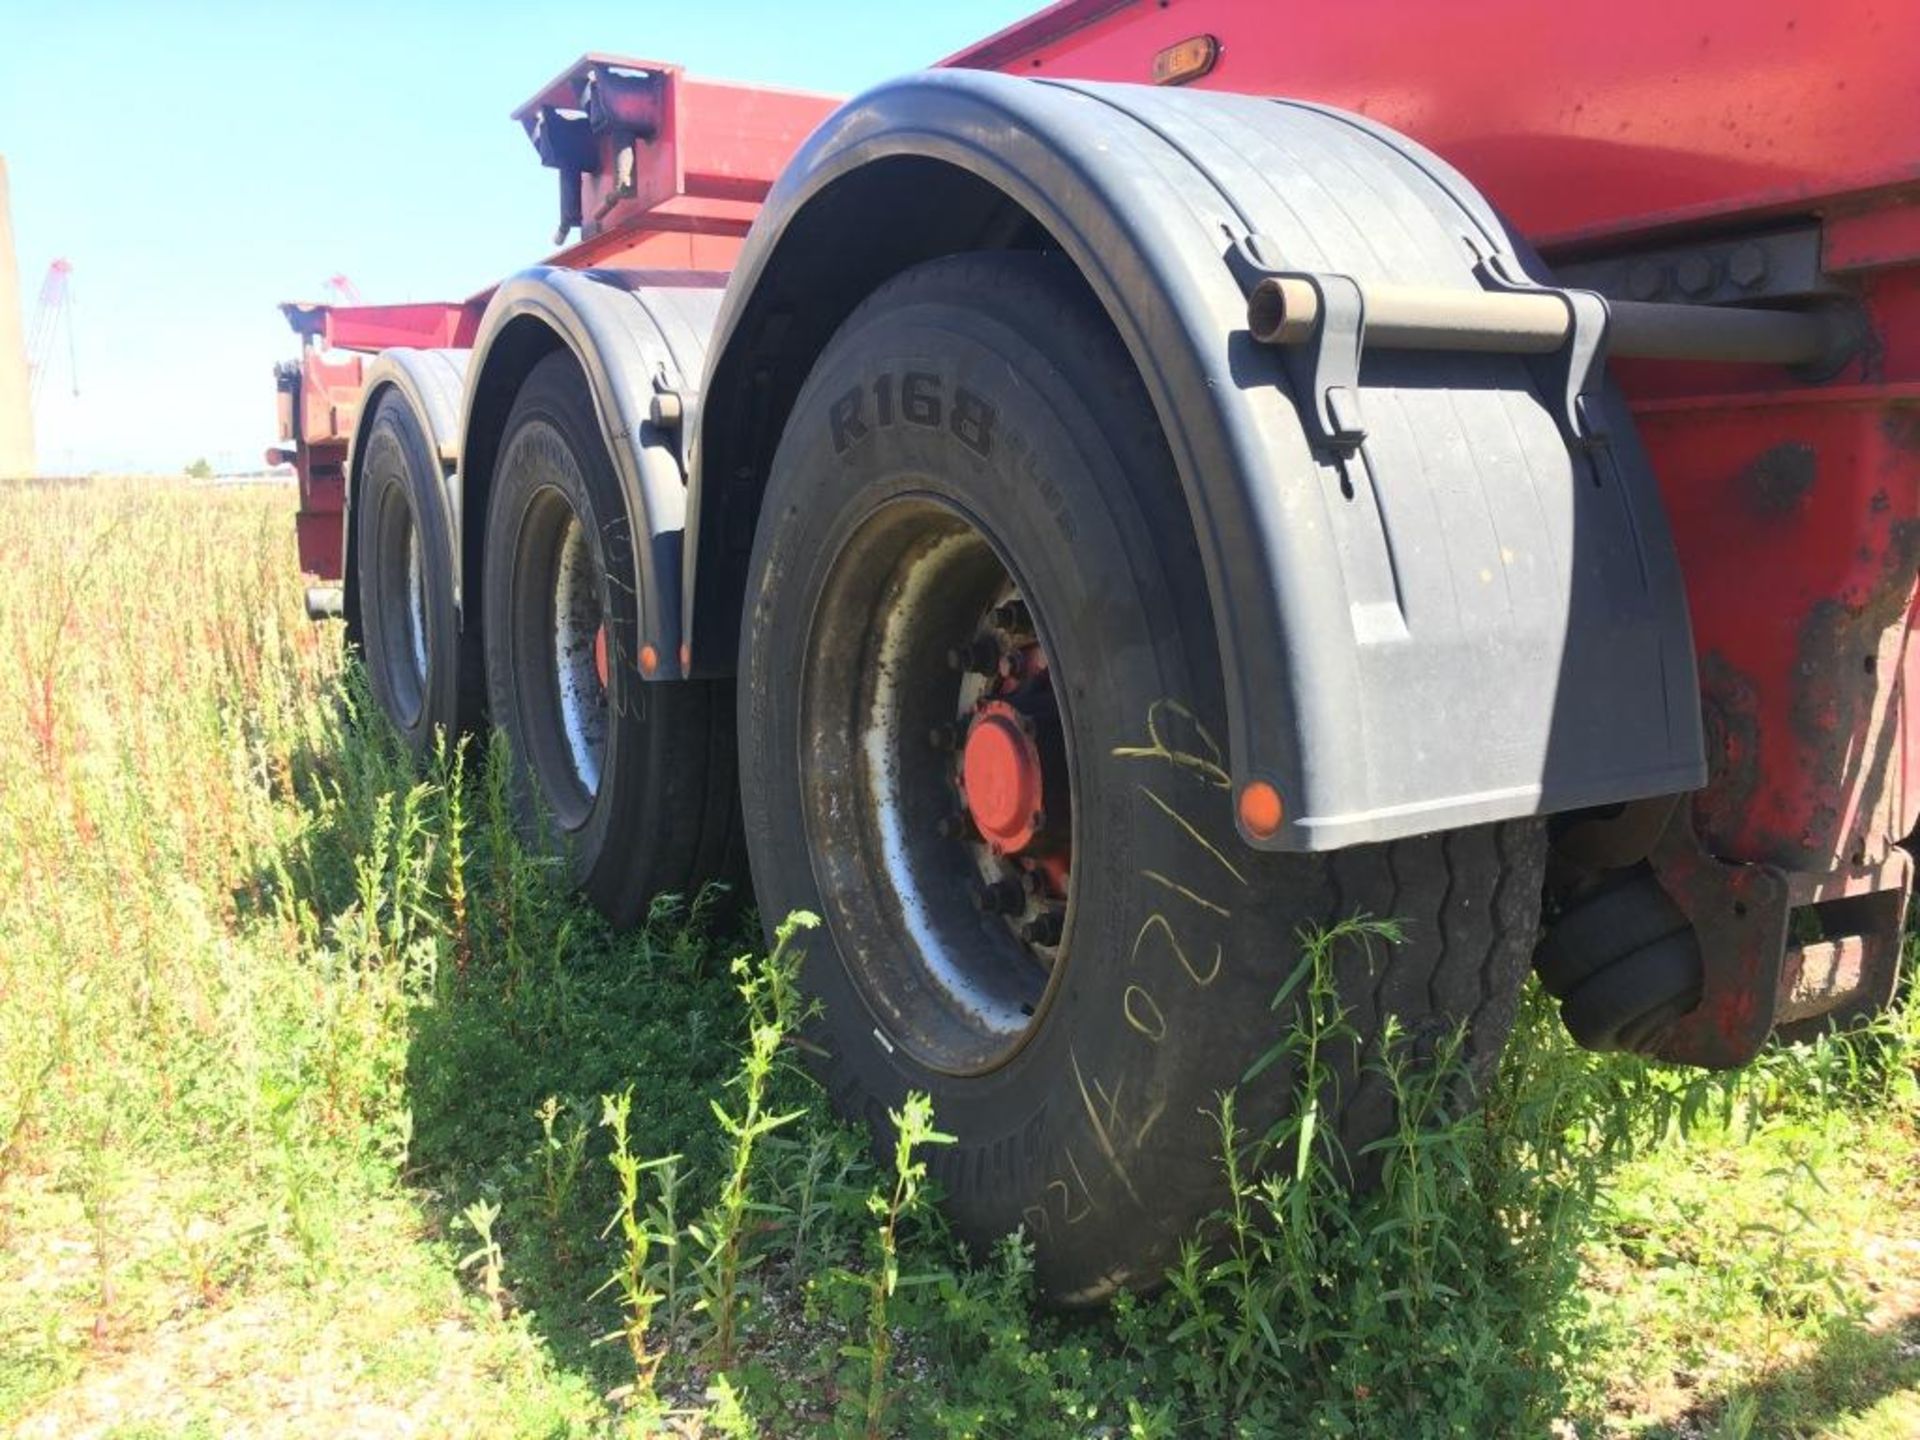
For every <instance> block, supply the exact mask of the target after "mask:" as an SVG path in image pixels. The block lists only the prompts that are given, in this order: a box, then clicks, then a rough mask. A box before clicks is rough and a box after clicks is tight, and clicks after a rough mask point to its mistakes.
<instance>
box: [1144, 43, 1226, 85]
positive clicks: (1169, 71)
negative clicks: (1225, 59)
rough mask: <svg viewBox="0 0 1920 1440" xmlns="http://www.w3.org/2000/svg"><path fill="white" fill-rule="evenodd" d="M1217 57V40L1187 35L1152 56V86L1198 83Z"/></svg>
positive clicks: (1218, 55) (1218, 48) (1218, 51)
mask: <svg viewBox="0 0 1920 1440" xmlns="http://www.w3.org/2000/svg"><path fill="white" fill-rule="evenodd" d="M1219 58H1220V41H1219V40H1218V39H1217V38H1216V37H1214V36H1212V35H1189V36H1188V37H1187V38H1186V39H1185V40H1182V41H1181V42H1180V43H1179V44H1177V45H1169V46H1168V47H1167V48H1166V49H1164V50H1162V51H1161V52H1160V53H1159V54H1158V55H1155V56H1154V57H1153V83H1154V84H1156V85H1185V84H1186V83H1187V82H1188V81H1189V80H1198V79H1199V78H1200V77H1201V76H1202V75H1205V74H1206V73H1207V72H1208V71H1209V70H1211V69H1213V66H1214V62H1215V61H1217V60H1218V59H1219Z"/></svg>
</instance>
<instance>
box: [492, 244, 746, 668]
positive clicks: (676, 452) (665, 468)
mask: <svg viewBox="0 0 1920 1440" xmlns="http://www.w3.org/2000/svg"><path fill="white" fill-rule="evenodd" d="M725 278H726V277H725V276H724V275H718V274H711V273H708V272H704V271H650V270H567V269H561V268H557V267H551V266H537V267H535V268H533V269H530V270H524V271H521V272H520V273H519V274H517V275H514V276H513V277H512V278H510V279H508V280H507V281H506V282H504V283H503V284H502V285H501V286H500V288H499V289H498V290H496V291H495V292H494V295H493V298H492V299H491V300H490V301H489V302H488V304H487V309H486V312H485V314H483V315H482V316H481V317H480V325H479V328H478V331H477V333H476V335H475V337H474V347H473V360H472V362H471V365H470V367H469V372H468V374H469V383H468V385H467V387H466V395H465V408H464V412H463V423H462V426H461V435H462V441H463V445H464V447H465V450H464V453H463V455H462V457H461V475H460V483H459V486H458V489H459V492H460V495H461V501H462V504H461V513H462V515H463V517H464V524H465V527H466V528H465V529H464V530H463V531H462V548H463V551H464V558H465V559H466V560H468V561H471V560H472V559H473V558H474V556H475V555H476V553H477V546H478V537H479V533H480V531H481V530H482V529H483V528H484V520H483V519H482V509H481V507H480V506H479V505H478V504H476V503H474V502H475V501H476V499H477V497H479V496H481V495H483V494H484V493H485V491H486V489H487V487H488V486H489V485H490V483H491V474H490V470H491V466H492V464H493V462H494V459H495V458H496V456H495V451H496V450H497V447H498V442H499V439H500V436H499V433H498V431H499V426H500V425H501V424H502V423H503V422H504V419H505V411H506V409H507V407H508V406H509V405H510V404H511V402H512V393H513V391H514V390H515V389H517V388H518V386H519V382H520V380H521V379H522V378H524V372H525V369H526V368H527V367H528V366H529V364H530V359H529V357H530V356H531V357H533V358H537V357H538V355H539V354H543V353H545V352H546V351H547V350H550V349H551V348H553V345H554V344H555V343H556V342H557V343H558V344H559V345H562V346H564V347H565V348H566V349H567V350H569V351H571V352H572V354H573V356H574V358H575V359H576V360H577V361H578V362H579V364H580V369H581V372H582V374H583V376H584V378H585V380H586V385H587V391H588V394H589V396H590V398H591V399H592V401H593V408H594V413H595V415H596V416H597V417H598V418H599V421H600V430H601V434H602V436H603V437H604V439H605V440H606V444H607V453H608V455H609V457H610V458H611V459H612V461H613V468H614V472H615V473H616V474H617V475H618V476H619V478H620V489H621V493H622V494H623V496H624V497H625V499H626V509H627V516H626V518H627V521H628V523H629V524H631V525H632V526H633V529H634V537H633V539H634V543H633V558H634V573H633V576H632V585H633V589H634V594H635V595H636V596H637V597H638V602H639V603H638V605H637V607H636V608H637V610H638V615H639V629H638V633H637V634H636V635H635V636H634V638H633V642H632V649H633V652H634V653H635V654H639V653H640V652H641V651H642V649H643V648H647V647H650V648H651V649H652V651H653V653H654V654H655V655H658V656H659V657H661V658H660V661H659V662H658V665H657V668H656V669H653V670H645V669H643V670H642V671H641V672H640V673H641V675H642V678H644V679H648V680H668V679H674V678H677V677H678V676H679V674H680V668H679V661H678V658H677V657H678V656H679V653H680V645H681V641H682V638H683V629H682V626H681V623H680V615H681V610H680V592H681V539H682V534H683V531H684V528H685V519H686V474H685V469H684V467H683V464H682V460H681V443H680V436H681V429H682V425H683V424H684V423H685V420H686V417H687V415H688V412H689V411H690V410H691V409H692V408H693V407H695V405H696V404H697V398H698V392H697V390H696V389H695V388H694V387H695V385H696V383H697V381H698V379H699V376H700V372H701V369H702V367H703V366H704V365H705V363H706V347H707V341H708V338H709V337H710V336H711V334H712V333H713V326H714V320H715V317H716V316H717V315H718V313H719V309H720V292H721V286H722V284H723V283H724V281H725ZM536 331H537V332H538V333H537V335H536V334H535V332H536ZM530 335H533V336H535V338H534V340H533V341H532V342H530V340H529V336H530ZM489 436H490V438H488V437H489ZM466 568H468V567H467V566H463V567H462V569H461V571H459V572H456V573H464V571H465V569H466ZM623 643H624V642H623Z"/></svg>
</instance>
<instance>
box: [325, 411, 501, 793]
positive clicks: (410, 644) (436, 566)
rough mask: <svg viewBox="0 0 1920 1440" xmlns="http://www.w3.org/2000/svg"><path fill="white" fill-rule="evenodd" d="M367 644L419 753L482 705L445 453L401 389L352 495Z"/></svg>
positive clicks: (381, 689) (379, 688) (379, 422)
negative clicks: (461, 599)
mask: <svg viewBox="0 0 1920 1440" xmlns="http://www.w3.org/2000/svg"><path fill="white" fill-rule="evenodd" d="M353 525H354V556H355V568H356V569H357V571H358V584H359V590H360V594H359V600H360V629H361V649H362V652H363V654H364V656H365V659H366V665H367V678H368V681H369V682H370V684H371V685H372V687H373V695H374V699H375V700H376V701H377V702H378V703H379V705H380V708H381V709H382V710H384V711H385V712H386V714H387V717H388V718H389V719H390V720H392V722H393V724H394V727H395V728H396V729H397V730H398V731H399V732H400V735H401V738H402V739H403V740H404V741H405V742H406V744H407V748H408V749H410V750H411V751H412V752H413V753H414V755H415V756H421V755H424V754H425V753H426V752H427V751H428V750H430V749H431V748H432V746H433V743H434V736H435V735H436V734H437V733H445V734H447V735H448V736H449V737H457V736H458V735H459V733H460V732H461V730H463V729H465V728H467V727H469V726H471V725H474V724H476V723H477V722H478V721H479V719H480V713H481V709H482V698H483V697H482V690H481V662H480V655H479V652H478V649H477V648H476V647H475V646H474V645H473V643H472V641H471V640H470V639H469V638H467V637H463V636H462V635H461V633H460V624H459V618H458V616H457V614H456V613H455V610H454V600H453V547H452V541H451V538H450V525H449V520H448V516H447V502H446V492H445V490H444V489H443V488H442V484H441V476H440V460H439V456H438V454H437V453H436V451H435V449H434V447H433V445H432V444H431V443H430V442H429V441H428V439H427V436H426V433H425V431H423V430H422V429H421V426H420V423H419V421H418V420H417V419H416V418H415V417H414V414H413V411H412V409H411V408H410V407H409V406H408V405H407V403H406V401H405V400H404V399H403V398H402V397H401V396H400V394H399V393H398V392H397V391H394V390H391V389H389V390H387V391H385V392H384V393H382V395H381V397H380V399H379V401H378V402H377V408H376V409H375V411H374V417H373V424H372V426H371V427H370V428H369V430H368V433H367V442H366V450H365V453H364V454H363V455H362V456H361V459H360V464H359V480H358V486H357V490H356V493H355V495H354V497H353Z"/></svg>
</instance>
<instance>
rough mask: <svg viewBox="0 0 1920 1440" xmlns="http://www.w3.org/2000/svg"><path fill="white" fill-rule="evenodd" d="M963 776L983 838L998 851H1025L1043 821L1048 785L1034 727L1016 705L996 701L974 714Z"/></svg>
mask: <svg viewBox="0 0 1920 1440" xmlns="http://www.w3.org/2000/svg"><path fill="white" fill-rule="evenodd" d="M961 778H962V782H963V784H964V785H965V788H966V792H967V812H968V813H969V814H970V815H971V816H972V817H973V823H974V825H975V826H976V827H977V828H978V829H979V831H980V838H981V839H983V840H985V841H986V842H987V844H988V846H989V847H990V848H991V849H992V850H993V851H994V853H995V854H1007V853H1009V852H1011V851H1015V850H1024V849H1025V848H1026V847H1027V845H1028V843H1029V842H1030V841H1031V840H1032V839H1033V837H1034V834H1035V832H1036V831H1038V830H1039V828H1040V825H1041V823H1042V820H1043V816H1042V814H1041V809H1040V806H1041V801H1042V799H1043V798H1044V796H1045V794H1046V786H1045V777H1044V775H1043V774H1042V772H1041V769H1040V751H1039V750H1038V749H1037V748H1036V747H1035V745H1034V743H1033V735H1032V733H1031V729H1030V727H1029V726H1028V724H1027V722H1026V721H1025V720H1024V719H1023V718H1022V717H1021V715H1020V713H1019V712H1018V711H1016V710H1015V709H1014V708H1013V707H1012V706H1011V705H1008V704H1006V703H1004V702H1002V701H995V702H993V703H992V704H989V705H987V706H985V707H983V708H982V709H981V711H980V713H979V714H978V715H977V716H976V717H975V718H974V721H973V724H972V726H971V727H970V728H969V729H968V731H967V748H966V753H965V755H964V756H963V757H962V761H961Z"/></svg>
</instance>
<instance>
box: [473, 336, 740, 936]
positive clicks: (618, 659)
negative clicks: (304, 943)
mask: <svg viewBox="0 0 1920 1440" xmlns="http://www.w3.org/2000/svg"><path fill="white" fill-rule="evenodd" d="M499 456H500V458H499V461H498V464H497V465H496V467H495V470H494V478H493V485H492V488H491V490H490V492H489V495H488V501H487V513H486V526H487V530H486V544H485V552H484V558H483V565H482V581H481V588H482V590H483V591H484V596H485V600H484V608H485V616H486V625H485V634H486V675H487V690H488V698H489V702H490V710H491V714H492V717H493V721H494V724H495V725H497V726H498V727H499V728H500V729H501V730H502V731H503V732H504V733H505V735H506V738H507V743H508V746H509V748H510V749H511V751H512V754H513V757H514V762H515V763H514V766H513V777H514V804H515V809H516V812H517V815H518V818H519V821H520V824H521V827H522V831H523V834H524V835H525V836H526V837H527V838H528V839H529V841H530V842H531V843H533V844H535V845H536V846H538V847H540V848H544V849H548V850H551V851H552V852H554V853H556V854H558V855H559V856H561V857H562V858H564V859H565V860H566V862H567V863H568V865H569V867H570V871H571V875H572V878H573V880H574V882H575V883H576V884H577V885H578V886H579V888H580V889H581V890H582V891H583V892H584V893H585V894H586V896H587V898H588V899H589V900H591V901H592V902H593V904H594V905H595V906H596V907H597V908H599V909H600V910H601V911H602V912H603V913H604V914H605V915H606V916H607V917H608V918H609V919H610V920H612V921H613V922H614V923H615V924H616V925H630V924H632V923H634V922H635V921H637V920H638V919H639V918H640V917H641V916H642V915H643V914H644V913H645V910H646V907H647V906H648V904H649V903H650V902H651V901H652V900H653V898H654V897H655V896H657V895H660V894H665V893H674V894H680V895H687V896H691V895H692V894H693V893H694V892H696V891H697V890H699V889H700V887H701V886H702V885H704V884H705V883H706V882H708V881H716V880H717V881H722V882H728V883H731V882H734V881H736V880H737V879H738V877H739V876H740V875H741V874H742V873H743V872H744V869H745V863H744V857H743V855H742V853H741V849H740V834H739V824H738V801H737V799H736V790H735V786H734V773H735V772H734V767H735V753H734V740H733V695H732V686H731V685H730V684H727V683H725V682H716V681H695V680H677V681H659V682H646V681H643V680H642V679H641V677H640V673H639V670H638V669H637V665H638V663H639V657H638V656H636V654H635V653H634V648H633V640H634V636H635V635H637V634H638V633H639V624H638V617H637V615H636V613H635V601H634V595H633V590H632V587H631V586H630V585H621V584H616V583H610V577H615V576H621V575H630V574H632V573H633V569H632V567H633V554H632V544H633V539H632V535H633V528H632V521H631V519H630V517H629V516H628V515H627V513H626V506H625V503H624V500H623V499H622V495H621V490H620V483H619V480H618V478H617V477H616V475H615V473H614V469H613V465H612V462H611V460H610V459H609V457H608V455H607V451H606V446H605V443H604V441H603V440H602V439H601V435H600V427H599V423H598V421H597V419H596V417H595V415H594V410H593V404H592V401H591V399H590V398H589V396H588V393H587V388H586V380H585V377H584V376H583V374H582V373H581V370H580V367H579V365H578V363H577V362H576V361H575V360H574V358H573V356H572V355H571V354H570V353H568V352H565V351H556V352H555V353H554V354H552V355H550V356H548V357H547V358H545V359H543V360H541V361H540V362H539V363H538V364H537V365H535V366H534V367H533V369H532V370H531V371H530V372H529V373H528V375H527V378H526V380H525V382H524V383H523V384H522V385H521V387H520V390H519V392H518V394H517V395H516V397H515V399H514V402H513V408H512V410H511V411H510V412H509V414H508V417H507V422H506V427H505V430H504V432H503V435H502V440H501V445H500V451H499ZM655 663H658V662H657V660H656V662H655Z"/></svg>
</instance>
